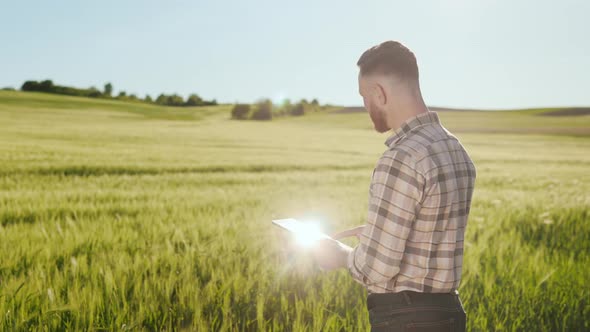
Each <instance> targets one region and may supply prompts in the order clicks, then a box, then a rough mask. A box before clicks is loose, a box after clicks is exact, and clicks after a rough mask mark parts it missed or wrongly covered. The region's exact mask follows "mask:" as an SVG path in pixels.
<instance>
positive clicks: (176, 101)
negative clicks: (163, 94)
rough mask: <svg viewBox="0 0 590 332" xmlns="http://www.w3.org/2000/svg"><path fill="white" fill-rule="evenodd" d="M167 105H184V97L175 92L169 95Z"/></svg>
mask: <svg viewBox="0 0 590 332" xmlns="http://www.w3.org/2000/svg"><path fill="white" fill-rule="evenodd" d="M166 105H168V106H182V105H184V100H182V97H181V96H179V95H177V94H173V95H171V96H168V98H166Z"/></svg>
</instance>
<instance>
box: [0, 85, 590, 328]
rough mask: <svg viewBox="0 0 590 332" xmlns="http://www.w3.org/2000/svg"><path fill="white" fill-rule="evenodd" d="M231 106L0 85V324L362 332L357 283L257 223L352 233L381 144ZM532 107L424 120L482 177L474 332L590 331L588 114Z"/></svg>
mask: <svg viewBox="0 0 590 332" xmlns="http://www.w3.org/2000/svg"><path fill="white" fill-rule="evenodd" d="M229 110H230V106H216V107H208V108H166V107H159V106H152V105H147V104H134V103H123V102H117V101H103V100H96V99H84V98H75V97H64V96H55V95H46V94H35V93H21V92H6V91H0V252H1V253H2V254H1V256H0V330H1V331H23V330H47V331H56V330H57V331H67V330H92V331H112V330H121V331H123V330H133V331H144V330H145V331H161V330H186V331H244V330H246V331H258V330H261V331H267V330H273V331H358V330H366V329H368V315H367V312H366V309H365V291H364V290H363V288H362V287H361V286H360V285H358V284H356V283H355V282H354V281H352V279H351V278H350V277H349V276H348V275H347V272H346V271H344V270H342V271H339V272H330V273H325V272H321V271H318V270H317V269H316V268H315V266H314V265H313V262H312V260H311V259H310V257H309V255H308V254H306V253H305V252H296V251H294V250H293V249H292V248H291V247H290V245H289V244H288V241H286V240H288V239H286V238H284V234H283V233H282V232H281V231H280V230H279V229H277V228H276V227H272V226H270V221H271V219H273V218H285V217H301V218H305V217H315V218H319V219H320V220H321V221H322V222H323V225H324V228H325V229H326V230H327V231H328V232H330V231H337V230H341V229H343V228H346V227H350V226H354V225H357V224H361V223H364V218H365V215H366V212H367V196H368V187H369V180H370V177H371V173H372V171H373V166H374V164H375V163H376V161H377V159H378V157H379V156H380V154H381V153H382V152H383V151H384V149H385V145H384V144H383V142H384V141H385V139H386V138H387V136H386V135H385V134H383V135H381V134H377V133H376V132H374V131H373V130H372V125H371V123H370V120H369V117H368V115H367V114H366V113H351V114H330V113H321V114H320V113H314V114H309V115H306V116H304V117H300V118H281V119H275V120H273V121H272V122H256V121H235V120H229ZM545 111H548V110H527V111H515V112H440V113H439V115H440V117H441V120H442V122H443V124H444V125H445V126H446V127H447V128H448V129H449V130H451V131H452V132H453V133H455V134H456V136H458V137H459V138H460V140H461V141H462V143H463V145H464V146H465V147H466V149H467V150H468V152H469V153H470V155H471V157H472V159H473V160H474V163H475V166H476V168H477V171H478V177H477V181H476V189H475V193H474V197H473V204H472V209H471V215H470V218H469V223H468V227H467V233H466V249H465V260H464V268H463V271H464V272H463V273H464V274H463V279H462V284H461V288H460V289H459V293H460V296H461V298H462V300H463V303H464V306H465V309H466V311H467V319H468V328H469V330H474V331H494V330H498V331H515V330H523V331H583V330H590V282H588V280H590V268H589V266H590V116H541V115H539V114H541V113H543V112H545ZM349 244H354V242H349Z"/></svg>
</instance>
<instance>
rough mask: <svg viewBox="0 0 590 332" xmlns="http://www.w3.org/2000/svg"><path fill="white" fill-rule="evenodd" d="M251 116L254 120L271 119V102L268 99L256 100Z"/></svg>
mask: <svg viewBox="0 0 590 332" xmlns="http://www.w3.org/2000/svg"><path fill="white" fill-rule="evenodd" d="M251 118H252V119H254V120H271V119H272V102H271V101H270V100H268V99H266V100H262V101H260V102H258V103H257V104H256V108H255V109H254V112H253V113H252V116H251Z"/></svg>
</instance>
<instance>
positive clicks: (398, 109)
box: [387, 98, 428, 130]
mask: <svg viewBox="0 0 590 332" xmlns="http://www.w3.org/2000/svg"><path fill="white" fill-rule="evenodd" d="M426 112H428V107H427V106H426V104H425V103H424V101H423V100H422V98H420V99H413V100H408V101H406V102H400V103H398V104H397V105H395V108H394V109H392V110H390V111H388V112H387V125H388V126H389V128H391V129H393V130H397V129H399V127H401V125H402V124H404V123H405V122H406V121H408V120H409V119H411V118H413V117H416V116H418V115H420V114H423V113H426Z"/></svg>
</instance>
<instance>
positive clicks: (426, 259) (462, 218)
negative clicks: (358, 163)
mask: <svg viewBox="0 0 590 332" xmlns="http://www.w3.org/2000/svg"><path fill="white" fill-rule="evenodd" d="M385 144H386V145H387V146H388V147H389V149H388V150H386V151H385V152H384V153H383V155H382V156H381V158H380V159H379V161H378V162H377V165H376V167H375V170H374V171H373V176H372V179H371V186H370V190H369V212H368V220H367V224H366V227H365V229H364V231H363V232H362V234H361V236H360V243H359V245H358V246H357V247H356V248H354V250H353V251H352V252H351V253H350V255H349V256H348V269H349V271H350V273H351V275H352V277H353V279H355V280H356V281H358V282H359V283H361V284H363V285H364V286H365V287H366V288H367V290H368V292H369V293H397V292H400V291H403V290H411V291H416V292H425V293H449V292H452V291H454V290H456V289H457V288H458V287H459V282H460V280H461V266H462V263H463V237H464V234H465V227H466V225H467V217H468V215H469V208H470V205H471V197H472V194H473V187H474V182H475V173H476V172H475V167H474V166H473V163H472V161H471V159H470V158H469V156H468V155H467V152H466V151H465V149H464V148H463V146H462V145H461V143H459V140H457V138H456V137H455V136H453V135H452V134H451V133H450V132H449V131H447V130H446V129H445V128H444V127H443V126H442V125H441V124H440V120H439V118H438V115H437V113H435V112H426V113H423V114H420V115H418V116H416V117H414V118H411V119H409V120H408V121H406V122H405V123H404V124H403V125H402V126H401V128H399V129H398V130H396V131H395V133H394V134H393V135H392V136H390V137H389V138H387V140H386V141H385Z"/></svg>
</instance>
